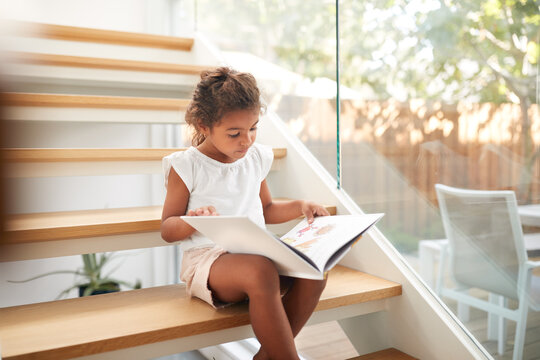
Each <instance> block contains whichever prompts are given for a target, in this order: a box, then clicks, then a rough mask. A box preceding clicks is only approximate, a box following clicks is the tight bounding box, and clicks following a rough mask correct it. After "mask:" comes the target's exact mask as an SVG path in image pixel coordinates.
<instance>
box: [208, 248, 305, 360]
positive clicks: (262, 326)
mask: <svg viewBox="0 0 540 360" xmlns="http://www.w3.org/2000/svg"><path fill="white" fill-rule="evenodd" d="M208 284H209V286H210V288H211V289H212V291H213V293H214V295H215V296H216V297H217V298H218V299H220V300H221V301H226V302H237V301H241V300H243V299H245V298H246V296H247V297H249V316H250V320H251V325H252V327H253V331H254V332H255V335H256V336H257V339H258V340H259V342H260V343H261V345H262V347H263V348H264V350H265V352H264V354H259V357H261V356H265V357H262V358H270V359H280V360H281V359H284V360H288V359H298V354H297V352H296V347H295V345H294V337H293V332H292V330H291V326H290V324H289V319H288V317H287V314H286V312H285V309H284V306H283V303H282V302H281V296H280V288H279V275H278V273H277V270H276V267H275V266H274V264H273V263H272V261H270V260H269V259H267V258H265V257H263V256H257V255H242V254H224V255H222V256H220V257H219V258H218V259H217V260H216V261H215V262H214V264H213V265H212V267H211V269H210V275H209V279H208ZM266 355H267V357H266Z"/></svg>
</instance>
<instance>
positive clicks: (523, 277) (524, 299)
mask: <svg viewBox="0 0 540 360" xmlns="http://www.w3.org/2000/svg"><path fill="white" fill-rule="evenodd" d="M531 275H532V272H531V271H529V270H524V269H521V271H520V276H519V277H518V298H519V306H518V319H517V322H516V337H515V339H514V355H513V356H512V360H521V359H522V358H523V347H524V346H525V333H526V331H527V313H528V311H529V299H528V293H529V284H530V283H531Z"/></svg>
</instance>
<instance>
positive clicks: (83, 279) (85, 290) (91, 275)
mask: <svg viewBox="0 0 540 360" xmlns="http://www.w3.org/2000/svg"><path fill="white" fill-rule="evenodd" d="M81 256H82V260H83V266H82V267H81V268H79V269H77V270H59V271H51V272H48V273H45V274H41V275H38V276H35V277H32V278H30V279H26V280H19V281H14V280H10V281H9V282H12V283H23V282H27V281H32V280H36V279H39V278H42V277H45V276H49V275H53V274H74V275H76V276H77V277H78V280H77V281H76V282H75V284H73V285H72V286H70V287H69V288H67V289H65V290H63V291H62V292H61V293H60V294H59V295H58V297H57V299H58V298H61V297H63V296H65V295H67V294H69V292H70V291H71V290H73V289H76V288H78V289H79V296H80V297H82V296H90V295H98V294H105V293H109V292H116V291H120V285H124V286H127V287H128V288H131V289H140V288H141V282H140V280H138V279H137V281H135V283H134V284H132V283H128V282H126V281H122V280H118V279H115V278H112V277H110V275H111V273H112V272H114V270H116V268H115V269H113V270H112V271H110V272H109V273H108V274H106V275H104V276H103V275H102V271H103V268H104V267H105V265H106V264H108V263H110V261H111V260H112V259H113V258H114V256H115V254H114V253H102V254H84V255H81Z"/></svg>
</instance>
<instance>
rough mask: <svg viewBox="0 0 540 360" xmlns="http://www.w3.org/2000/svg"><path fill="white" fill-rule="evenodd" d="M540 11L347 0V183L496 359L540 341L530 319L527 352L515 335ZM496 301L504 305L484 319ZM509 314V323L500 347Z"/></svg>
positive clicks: (534, 199) (534, 204) (531, 232)
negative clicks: (474, 303)
mask: <svg viewBox="0 0 540 360" xmlns="http://www.w3.org/2000/svg"><path fill="white" fill-rule="evenodd" d="M539 10H540V9H539V6H538V3H536V2H534V1H516V2H504V1H488V0H486V1H482V0H480V1H474V2H470V1H431V0H429V1H393V2H386V1H363V2H343V3H342V11H341V21H340V27H341V29H343V30H342V33H341V35H342V40H341V57H342V59H343V60H342V73H341V84H342V86H343V87H349V88H352V89H354V90H355V91H356V92H358V93H359V95H358V96H357V97H355V98H353V99H343V100H342V112H341V116H340V118H341V133H342V136H341V146H342V152H343V159H342V165H343V169H342V173H343V188H344V189H345V190H346V191H347V192H348V193H349V194H350V195H351V196H352V197H353V198H354V199H355V201H356V202H357V203H358V204H359V205H360V207H361V208H362V209H363V210H364V211H366V212H385V213H386V215H385V217H384V218H383V219H382V220H381V221H380V222H379V223H378V227H379V229H380V230H381V231H382V232H383V233H384V235H385V236H386V237H387V238H388V239H389V240H390V241H391V242H392V244H393V245H394V246H395V247H396V248H397V249H398V250H399V251H400V252H401V254H402V255H403V257H404V258H405V259H406V260H407V262H408V263H409V265H410V266H412V267H413V268H415V269H416V270H417V271H418V272H419V274H420V275H421V276H422V277H423V279H424V280H425V282H426V284H427V285H428V286H430V287H431V288H432V289H433V290H435V291H436V292H437V293H438V294H439V295H441V298H442V300H443V301H444V302H445V303H446V304H447V305H448V306H449V308H450V309H452V311H455V312H456V313H457V314H458V315H459V317H460V319H461V320H462V321H463V323H464V325H465V326H466V327H467V328H468V329H469V330H470V331H471V333H472V334H473V335H474V336H475V337H477V339H479V340H480V341H481V343H482V344H483V345H484V346H485V348H486V349H487V350H488V351H489V352H490V353H491V354H493V355H494V357H495V358H511V357H512V354H513V351H514V349H517V352H516V354H517V356H518V358H522V357H523V358H534V356H533V355H532V354H533V353H534V349H533V347H530V346H528V345H527V344H530V343H531V342H534V341H537V340H538V339H540V338H538V336H537V335H535V334H534V331H532V329H534V328H535V327H537V326H538V324H539V322H540V316H538V313H535V312H533V311H531V312H529V313H528V316H527V318H528V322H527V325H526V328H524V333H525V334H526V336H527V342H526V345H525V346H523V345H522V343H521V340H522V338H520V337H519V336H518V337H515V334H516V331H517V330H516V328H519V326H516V321H515V320H516V319H517V310H516V309H518V304H519V302H518V298H519V296H518V291H519V289H521V288H525V287H524V286H525V285H526V284H528V282H529V281H530V279H525V277H521V276H522V275H523V274H525V272H524V271H525V266H524V264H525V261H527V259H530V260H534V259H535V256H538V252H539V251H538V249H539V248H540V241H539V240H538V239H540V205H538V203H540V157H539V154H540V136H539V134H540V131H539V130H540V115H539V106H538V94H539V92H538V58H539V53H540V51H539V47H538V46H539V39H540V35H539V34H540V33H539V30H538V29H539V25H540V16H539V15H538V14H539V13H540V12H539ZM360 34H362V35H360ZM321 116H324V115H321ZM436 184H444V185H446V186H450V187H452V188H457V190H455V189H449V188H444V187H441V188H440V189H438V190H437V189H436V187H435V185H436ZM473 190H474V191H473ZM478 190H482V191H481V192H480V191H478ZM523 234H524V235H523ZM444 249H446V251H444ZM441 259H443V260H444V262H445V263H444V264H442V266H441ZM536 259H537V258H536ZM441 269H442V271H443V272H442V273H441V272H440V271H441ZM520 274H521V275H520ZM438 279H440V281H439V284H440V286H437V282H438V281H437V280H438ZM522 279H523V282H522V283H520V281H521V280H522ZM533 279H534V276H533ZM459 288H463V289H468V288H471V290H470V291H466V294H461V295H457V296H456V291H457V290H458V289H459ZM525 289H527V288H525ZM525 292H527V291H526V290H525ZM468 296H474V297H475V298H478V299H481V300H483V301H485V303H483V304H482V305H481V306H479V307H477V308H475V307H468V306H465V303H466V302H467V301H468V299H470V298H469V297H468ZM501 296H502V297H501ZM489 302H490V303H491V305H493V304H499V303H501V304H504V306H505V307H506V309H505V310H497V309H495V310H493V311H491V312H492V314H497V315H496V316H493V315H491V316H488V313H487V312H486V309H487V308H488V307H489V306H491V305H488V304H487V303H489ZM508 309H510V310H508ZM512 311H514V313H513V315H512V314H511V313H512ZM503 313H505V314H506V315H507V317H509V318H512V317H514V320H508V321H507V322H506V323H507V325H506V330H507V336H506V338H505V339H502V342H501V345H500V347H499V346H498V339H499V337H498V333H497V325H496V324H497V318H498V316H499V315H500V314H503ZM486 333H487V334H488V335H487V337H486ZM535 338H536V340H535ZM499 352H500V353H501V355H499ZM531 356H533V357H531Z"/></svg>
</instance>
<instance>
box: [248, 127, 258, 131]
mask: <svg viewBox="0 0 540 360" xmlns="http://www.w3.org/2000/svg"><path fill="white" fill-rule="evenodd" d="M249 131H257V127H256V126H255V127H252V128H251V129H249Z"/></svg>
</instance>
